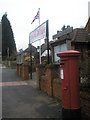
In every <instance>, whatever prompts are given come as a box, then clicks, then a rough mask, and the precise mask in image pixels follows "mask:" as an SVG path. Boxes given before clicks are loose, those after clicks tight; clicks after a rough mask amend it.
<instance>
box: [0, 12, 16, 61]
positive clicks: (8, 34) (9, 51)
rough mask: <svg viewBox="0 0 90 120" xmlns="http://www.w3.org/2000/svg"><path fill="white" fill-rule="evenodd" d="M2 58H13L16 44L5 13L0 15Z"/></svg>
mask: <svg viewBox="0 0 90 120" xmlns="http://www.w3.org/2000/svg"><path fill="white" fill-rule="evenodd" d="M1 22H2V59H3V60H4V59H7V57H8V56H9V58H11V59H12V58H13V57H14V56H15V55H16V44H15V40H14V34H13V31H12V27H11V25H10V22H9V20H8V18H7V14H6V13H5V14H4V15H3V16H2V20H1Z"/></svg>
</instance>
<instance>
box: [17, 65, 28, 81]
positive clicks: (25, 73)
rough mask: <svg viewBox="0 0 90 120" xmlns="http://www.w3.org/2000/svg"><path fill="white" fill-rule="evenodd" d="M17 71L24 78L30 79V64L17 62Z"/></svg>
mask: <svg viewBox="0 0 90 120" xmlns="http://www.w3.org/2000/svg"><path fill="white" fill-rule="evenodd" d="M16 72H17V74H18V75H19V76H20V77H22V78H23V80H28V79H29V67H28V65H25V64H20V65H19V64H17V66H16Z"/></svg>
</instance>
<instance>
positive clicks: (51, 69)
mask: <svg viewBox="0 0 90 120" xmlns="http://www.w3.org/2000/svg"><path fill="white" fill-rule="evenodd" d="M57 69H59V65H48V66H47V71H46V74H47V93H48V95H50V96H53V79H54V78H57V77H58V74H57Z"/></svg>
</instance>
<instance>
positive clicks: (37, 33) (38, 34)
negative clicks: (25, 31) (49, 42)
mask: <svg viewBox="0 0 90 120" xmlns="http://www.w3.org/2000/svg"><path fill="white" fill-rule="evenodd" d="M45 37H46V22H44V23H43V24H41V25H40V26H39V27H38V28H36V29H35V30H34V31H32V32H31V33H30V35H29V38H30V43H33V42H35V41H37V40H40V39H43V38H45Z"/></svg>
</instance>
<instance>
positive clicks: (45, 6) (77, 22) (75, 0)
mask: <svg viewBox="0 0 90 120" xmlns="http://www.w3.org/2000/svg"><path fill="white" fill-rule="evenodd" d="M89 1H90V0H0V18H1V17H2V15H3V14H4V13H5V12H7V15H8V16H7V17H8V19H9V21H10V23H11V26H12V29H13V33H14V37H15V42H16V47H17V50H19V49H21V48H23V49H25V48H27V47H28V44H29V33H30V32H31V31H33V30H34V29H35V28H37V27H38V25H39V22H38V19H37V20H35V22H34V23H33V24H31V22H32V20H33V18H34V16H35V15H36V13H37V11H38V8H40V23H43V22H45V21H46V20H47V19H48V20H49V39H50V40H52V35H54V34H56V32H57V30H60V29H61V28H62V26H63V25H70V26H72V27H73V28H80V27H81V26H85V25H86V23H87V21H88V2H89Z"/></svg>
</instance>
